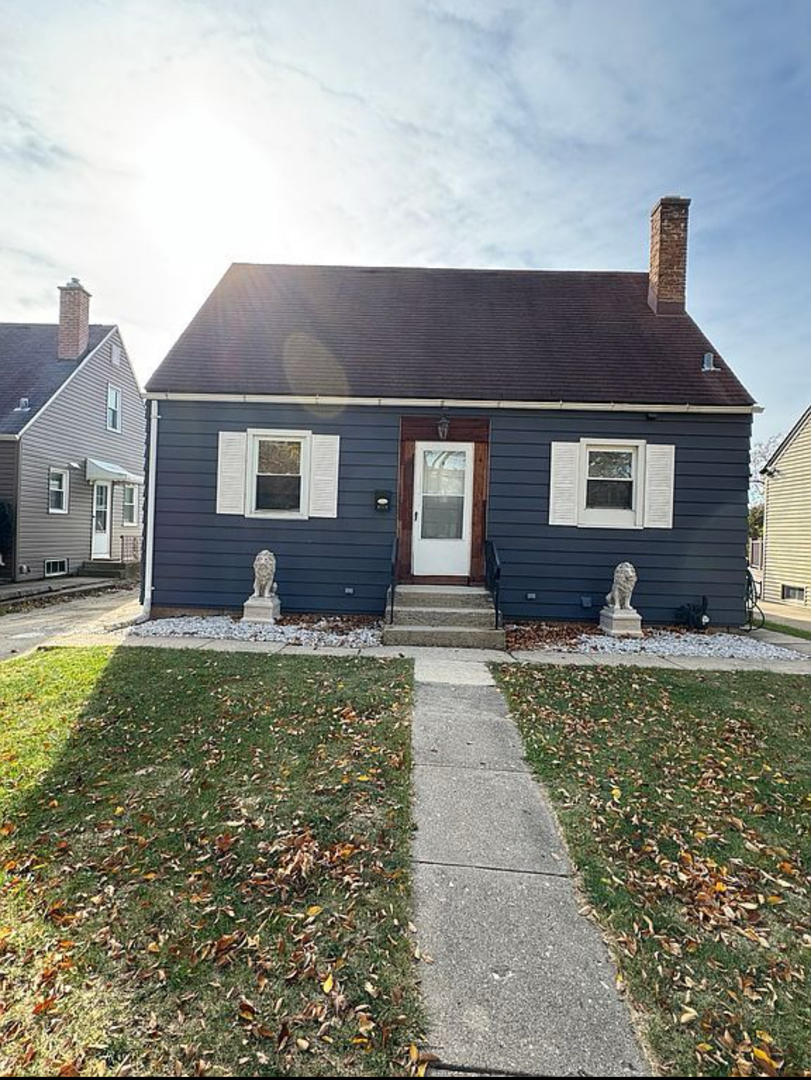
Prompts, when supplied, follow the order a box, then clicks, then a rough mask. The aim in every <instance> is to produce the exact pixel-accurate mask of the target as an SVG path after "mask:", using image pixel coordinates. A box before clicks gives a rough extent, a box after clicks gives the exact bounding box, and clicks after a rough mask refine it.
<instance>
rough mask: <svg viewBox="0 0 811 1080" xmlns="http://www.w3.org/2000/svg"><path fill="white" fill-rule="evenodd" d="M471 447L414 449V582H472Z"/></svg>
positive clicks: (446, 445) (447, 444) (419, 446)
mask: <svg viewBox="0 0 811 1080" xmlns="http://www.w3.org/2000/svg"><path fill="white" fill-rule="evenodd" d="M473 455H474V444H473V443H458V442H418V443H416V445H415V447H414V531H413V539H412V547H411V572H412V573H413V574H414V576H415V577H465V578H466V577H468V576H469V575H470V536H471V522H472V517H473Z"/></svg>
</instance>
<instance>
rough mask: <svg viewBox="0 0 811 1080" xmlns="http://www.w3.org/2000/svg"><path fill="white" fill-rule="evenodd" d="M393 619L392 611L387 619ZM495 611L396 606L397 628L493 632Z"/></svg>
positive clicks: (395, 623)
mask: <svg viewBox="0 0 811 1080" xmlns="http://www.w3.org/2000/svg"><path fill="white" fill-rule="evenodd" d="M390 617H391V609H390V608H389V609H388V610H387V612H386V619H387V620H388V619H389V618H390ZM495 618H496V615H495V611H494V610H493V608H492V606H491V607H490V609H489V610H488V609H487V608H466V607H464V608H463V607H428V606H426V607H410V606H406V607H401V606H400V605H399V604H395V605H394V625H395V626H470V627H482V628H483V629H485V630H492V629H493V627H494V625H495Z"/></svg>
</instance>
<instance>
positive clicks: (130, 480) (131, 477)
mask: <svg viewBox="0 0 811 1080" xmlns="http://www.w3.org/2000/svg"><path fill="white" fill-rule="evenodd" d="M85 478H86V479H87V480H112V481H114V482H117V483H120V484H143V482H144V478H143V476H139V475H138V473H131V472H129V471H128V470H127V469H124V468H122V467H121V466H120V465H113V464H112V462H110V461H97V460H96V459H95V458H88V459H87V465H86V468H85Z"/></svg>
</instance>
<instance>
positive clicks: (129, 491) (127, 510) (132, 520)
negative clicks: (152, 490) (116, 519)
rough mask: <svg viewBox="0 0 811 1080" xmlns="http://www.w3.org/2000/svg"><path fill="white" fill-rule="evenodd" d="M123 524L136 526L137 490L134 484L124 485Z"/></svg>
mask: <svg viewBox="0 0 811 1080" xmlns="http://www.w3.org/2000/svg"><path fill="white" fill-rule="evenodd" d="M124 524H125V525H137V524H138V488H137V487H136V486H135V484H125V485H124Z"/></svg>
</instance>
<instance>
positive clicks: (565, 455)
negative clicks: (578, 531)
mask: <svg viewBox="0 0 811 1080" xmlns="http://www.w3.org/2000/svg"><path fill="white" fill-rule="evenodd" d="M675 454H676V448H675V447H674V446H662V445H658V444H653V443H646V442H645V441H644V440H642V439H631V440H622V439H588V438H586V439H581V440H580V442H579V443H573V442H569V443H563V442H560V443H552V447H551V467H550V490H549V524H550V525H576V526H577V527H578V528H592V529H642V528H647V529H672V528H673V498H674V475H675Z"/></svg>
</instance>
